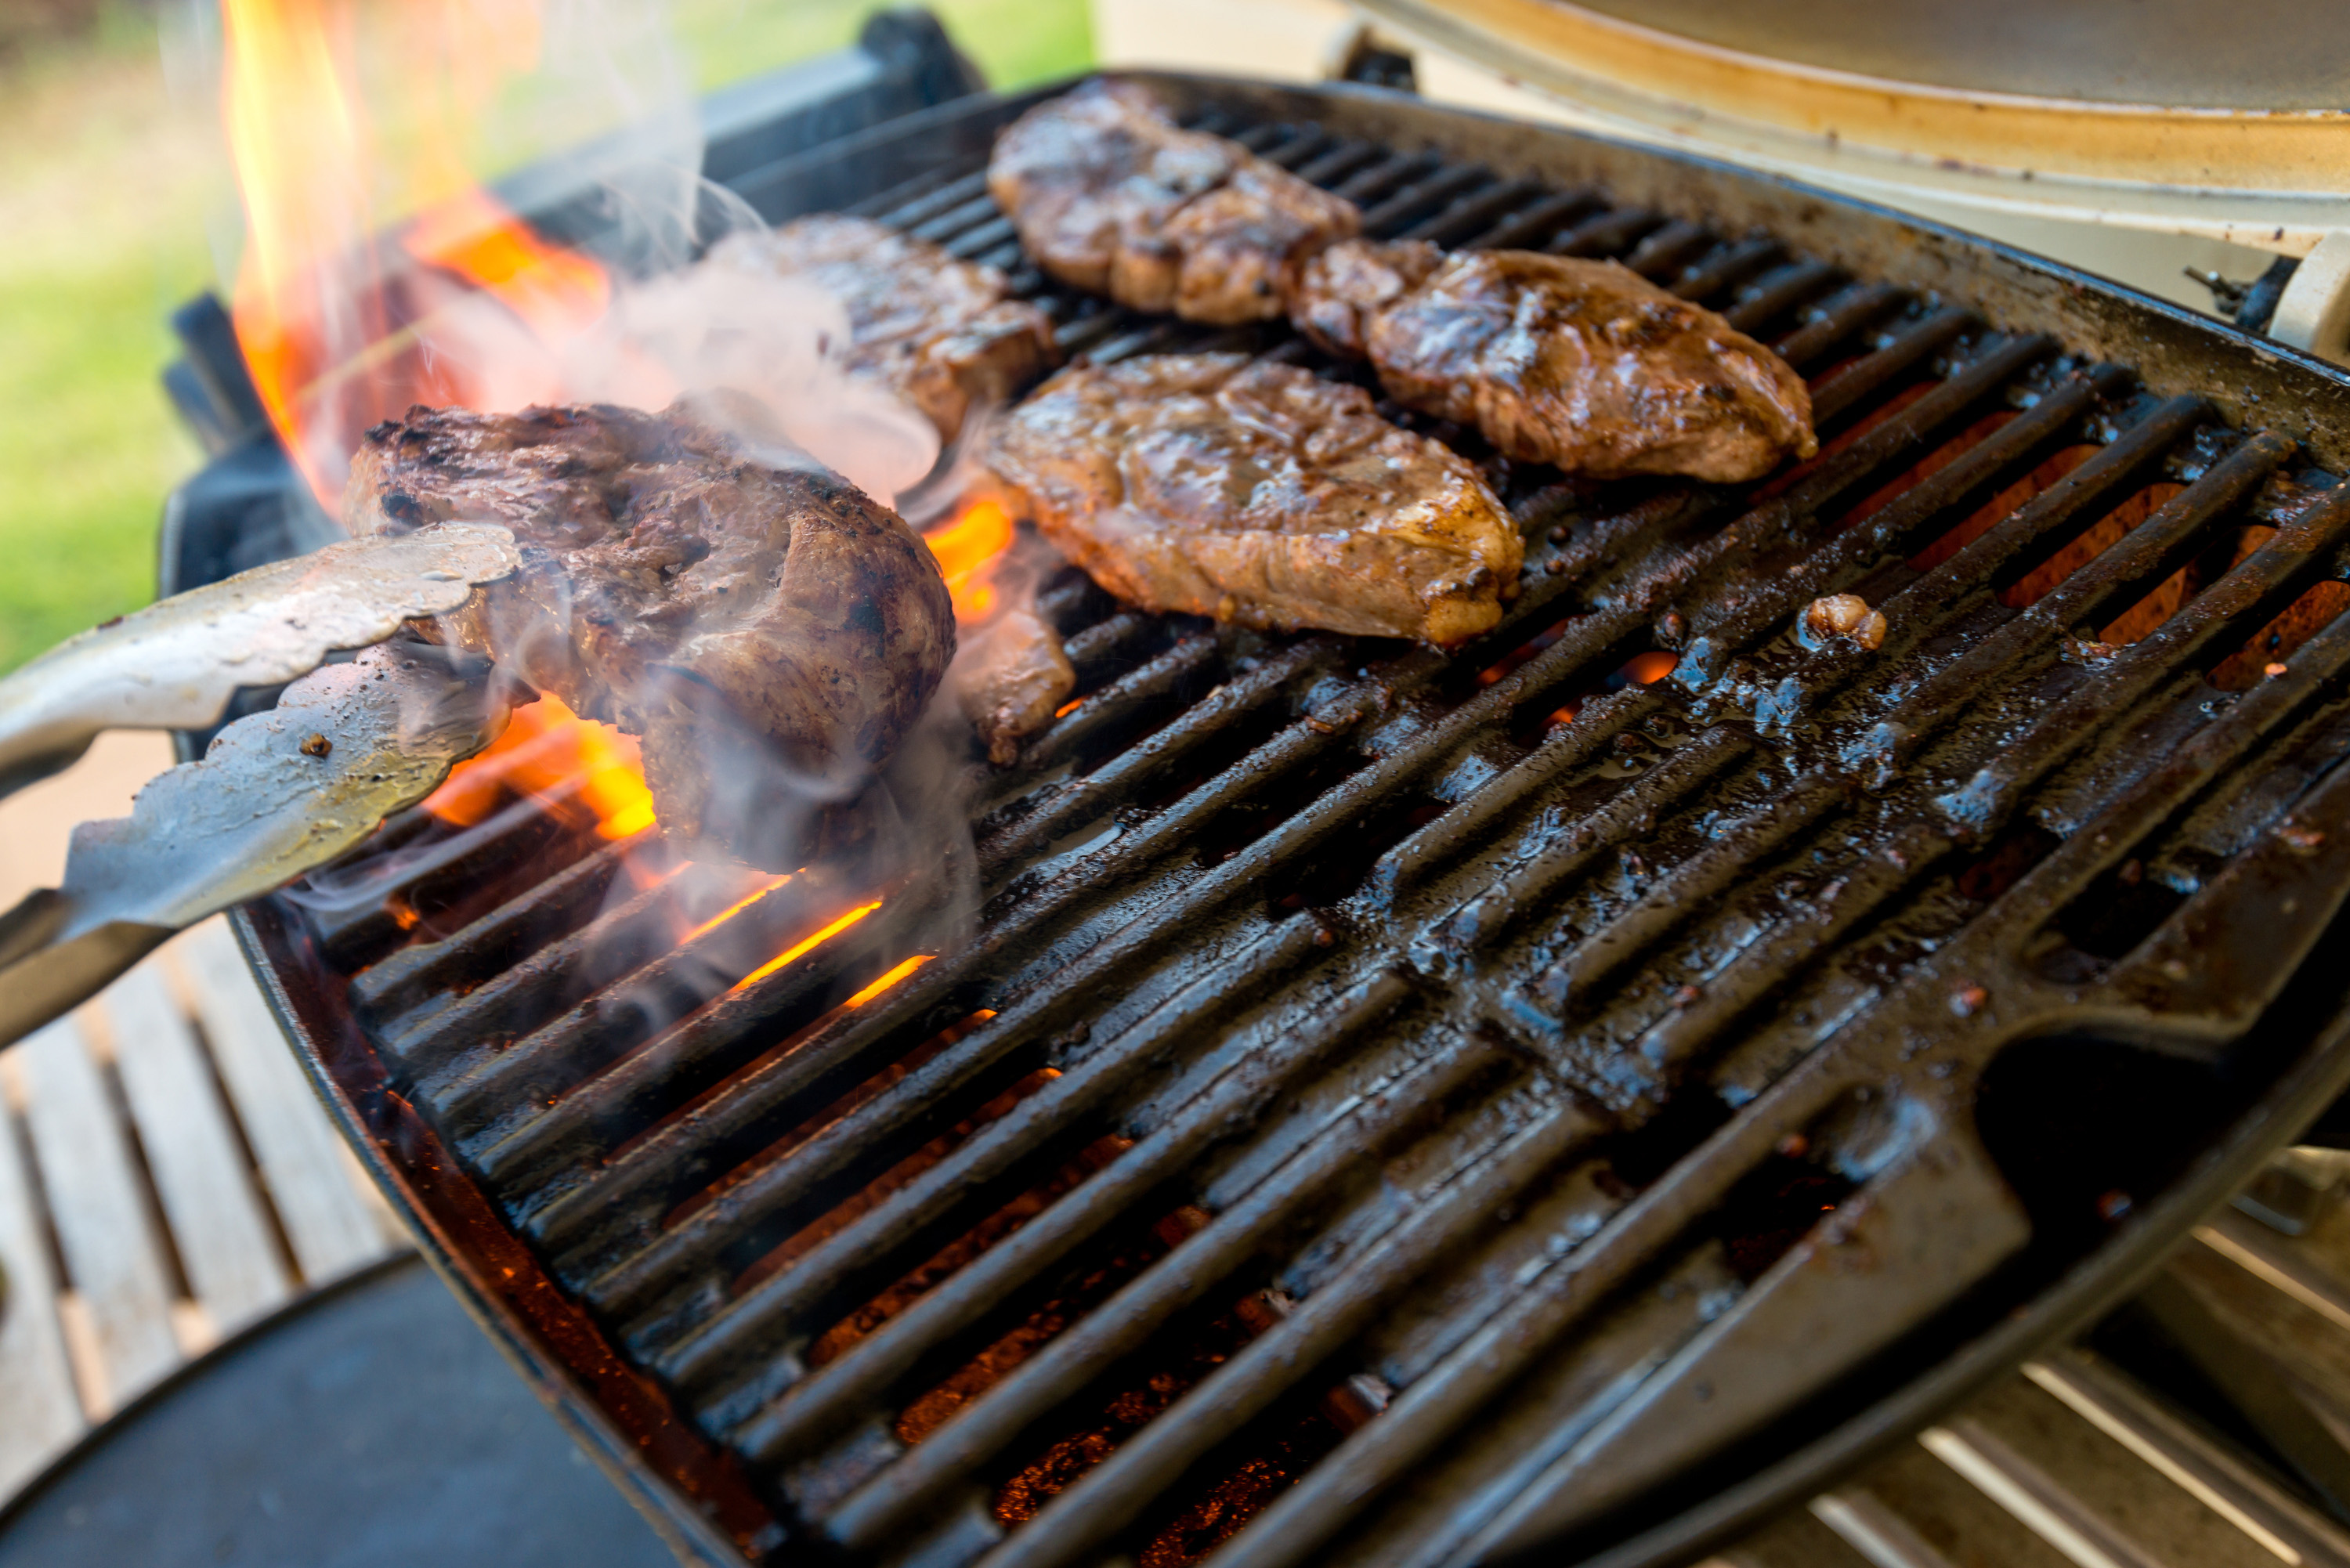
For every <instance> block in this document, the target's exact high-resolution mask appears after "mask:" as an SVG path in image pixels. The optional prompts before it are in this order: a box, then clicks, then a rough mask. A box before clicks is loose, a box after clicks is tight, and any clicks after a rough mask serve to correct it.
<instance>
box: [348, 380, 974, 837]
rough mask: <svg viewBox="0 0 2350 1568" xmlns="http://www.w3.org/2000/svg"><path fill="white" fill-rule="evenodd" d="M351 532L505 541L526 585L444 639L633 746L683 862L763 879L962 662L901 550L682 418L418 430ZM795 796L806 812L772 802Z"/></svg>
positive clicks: (566, 412)
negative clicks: (793, 786)
mask: <svg viewBox="0 0 2350 1568" xmlns="http://www.w3.org/2000/svg"><path fill="white" fill-rule="evenodd" d="M343 513H344V519H345V521H346V522H347V523H348V524H349V525H350V528H351V530H352V532H353V533H355V534H380V533H392V532H400V531H403V530H406V529H411V528H415V527H419V526H421V525H422V524H426V523H431V522H437V521H440V520H442V519H445V518H463V519H465V520H467V521H471V522H483V523H499V524H504V525H505V526H506V527H508V528H510V529H512V530H513V531H514V535H515V539H516V541H517V542H519V543H520V544H521V545H522V546H523V551H522V558H523V567H522V570H521V571H520V572H518V573H516V574H515V576H513V577H511V578H509V579H507V580H505V581H504V582H501V583H499V584H497V585H495V586H494V587H492V588H490V589H488V590H486V591H485V592H484V593H483V594H481V595H478V596H476V597H474V598H473V600H471V601H469V602H468V605H467V607H466V608H465V609H464V610H463V611H461V612H459V613H458V614H456V615H454V616H452V617H448V618H443V619H442V621H440V622H439V623H437V625H436V626H435V627H433V628H431V629H432V633H433V634H434V635H437V636H440V637H442V638H443V639H446V640H449V641H452V642H455V643H458V644H460V645H462V646H463V647H466V648H469V649H474V650H476V651H479V652H484V653H486V654H488V655H490V656H491V657H492V658H494V659H496V660H497V661H498V662H499V663H500V664H501V665H503V666H504V667H505V668H507V669H508V670H512V671H513V672H515V674H517V675H519V676H520V677H521V678H522V679H524V680H528V681H529V682H530V683H531V684H533V685H535V686H538V687H541V688H543V689H545V690H546V691H553V692H554V693H555V694H556V695H557V696H558V697H561V698H562V699H563V700H564V701H566V702H567V703H568V704H569V705H570V706H571V708H572V709H573V710H574V711H577V712H578V713H580V714H583V715H585V716H586V717H588V718H592V719H600V720H604V721H607V722H610V723H614V724H617V725H619V727H620V728H621V729H623V730H627V731H629V732H632V733H635V734H639V735H641V736H643V737H644V740H645V746H644V756H645V771H646V775H647V779H648V782H649V783H650V784H651V786H652V792H653V802H654V805H655V808H656V810H657V811H658V812H659V814H660V818H661V821H662V824H663V826H664V828H665V829H666V831H667V832H668V833H669V835H670V836H671V838H672V840H674V841H678V842H681V843H683V844H685V845H687V846H695V845H697V844H702V843H708V845H709V847H710V849H711V850H712V851H713V852H718V853H723V854H726V855H729V856H732V857H734V858H738V859H742V860H745V861H748V862H750V863H751V864H753V865H756V866H760V867H764V868H766V869H769V870H783V869H786V868H788V867H793V866H795V865H798V864H800V863H801V861H802V860H803V859H804V858H805V857H806V855H807V854H808V853H809V851H810V849H811V847H812V846H813V845H814V844H815V843H816V840H817V839H818V837H819V836H820V834H821V831H822V828H823V826H824V824H823V821H822V817H823V812H822V811H821V810H820V809H816V807H814V806H811V807H810V809H808V810H798V809H795V806H796V805H797V804H799V803H800V802H817V803H821V802H824V801H839V800H843V799H845V798H847V796H849V795H851V794H854V793H855V792H856V789H857V787H858V784H859V783H860V782H861V781H862V779H863V778H864V777H865V776H866V775H867V774H869V773H870V771H871V770H872V769H874V768H875V767H877V766H878V765H879V763H882V762H883V761H884V760H885V759H886V758H887V757H888V756H889V753H890V752H891V750H892V749H893V748H894V747H895V746H896V745H897V743H898V740H899V736H900V735H902V734H903V733H904V732H905V731H906V730H907V728H908V727H909V726H910V725H911V724H912V723H913V722H914V721H915V719H916V717H917V716H919V715H920V712H921V711H922V708H923V705H924V704H925V703H926V702H928V701H930V697H931V692H932V691H934V690H935V689H936V688H937V686H938V683H939V679H940V677H941V674H943V673H944V671H945V670H946V667H947V663H948V661H949V659H951V658H952V656H953V653H954V616H953V611H952V608H951V606H950V604H949V603H948V599H947V590H946V584H945V582H944V581H943V580H942V579H941V577H940V576H939V568H938V564H937V563H936V562H935V561H933V560H932V559H931V553H930V551H929V550H928V549H927V548H925V547H924V546H923V545H922V542H921V540H920V538H919V537H918V536H917V535H915V534H914V532H913V530H911V529H910V528H909V527H907V526H906V524H904V523H903V522H902V521H900V520H899V517H898V515H897V514H895V513H893V512H891V511H890V510H889V508H888V507H886V506H882V505H880V504H878V503H876V502H874V501H872V500H870V499H869V498H868V497H867V496H866V495H865V494H864V493H862V492H861V491H858V490H857V489H856V488H855V487H853V486H852V485H850V484H849V483H847V481H846V480H843V479H841V478H839V477H837V475H835V474H832V473H829V472H825V471H823V470H821V469H817V468H815V467H813V466H811V467H809V468H806V469H795V470H778V469H775V468H769V467H764V466H762V465H760V464H758V463H754V462H746V461H744V460H743V458H742V457H741V456H740V455H738V454H737V452H736V451H735V449H734V446H733V441H731V440H730V439H729V438H728V437H726V436H724V435H723V434H721V433H719V432H718V431H716V430H714V429H713V428H712V427H711V426H710V425H708V424H705V423H703V422H702V421H699V420H697V419H696V418H694V417H693V416H692V415H691V413H690V412H689V411H688V410H686V409H685V408H684V406H683V405H680V406H679V407H676V408H672V409H671V410H668V411H666V412H664V413H660V414H650V413H641V412H639V411H637V410H630V409H620V408H613V407H609V406H604V405H593V406H584V407H571V408H534V409H526V410H524V411H523V412H521V413H519V414H482V413H473V412H471V411H468V410H463V409H428V408H421V407H419V408H413V409H411V410H409V411H408V414H407V417H406V418H405V419H401V420H396V421H386V422H385V423H383V424H380V425H378V426H377V427H376V428H375V429H373V430H371V431H369V432H368V434H367V440H366V442H365V444H364V445H362V446H361V447H360V449H359V453H358V455H357V457H356V458H355V459H354V460H353V462H352V465H351V479H350V485H349V488H348V490H347V491H346V492H345V493H344V499H343ZM794 778H795V779H797V780H798V781H800V783H799V787H800V789H801V792H802V793H801V795H800V802H795V800H793V799H791V798H786V797H785V795H784V794H782V792H781V787H780V786H781V785H782V784H783V783H784V781H785V780H787V779H794Z"/></svg>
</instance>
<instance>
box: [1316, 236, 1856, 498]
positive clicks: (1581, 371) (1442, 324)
mask: <svg viewBox="0 0 2350 1568" xmlns="http://www.w3.org/2000/svg"><path fill="white" fill-rule="evenodd" d="M1290 318H1291V319H1292V320H1293V321H1294V322H1295V323H1296V325H1297V327H1298V329H1299V330H1300V331H1302V332H1304V333H1305V335H1306V336H1307V337H1311V338H1313V339H1314V340H1315V342H1316V343H1319V344H1321V345H1322V346H1323V347H1324V348H1328V349H1329V350H1331V351H1332V352H1333V353H1339V354H1351V355H1360V356H1365V357H1367V358H1369V360H1370V361H1371V363H1372V364H1373V365H1375V366H1376V367H1378V372H1379V381H1380V384H1381V385H1383V386H1384V387H1386V388H1387V389H1388V394H1389V395H1390V396H1391V397H1393V398H1394V399H1395V400H1397V401H1398V402H1400V403H1405V404H1409V406H1410V407H1412V408H1415V409H1422V410H1427V411H1428V412H1430V413H1432V414H1438V415H1440V416H1442V417H1443V418H1445V419H1448V420H1453V421H1458V422H1460V423H1461V424H1464V425H1474V426H1475V427H1476V428H1477V429H1478V430H1480V431H1483V432H1484V433H1485V438H1486V439H1487V440H1488V441H1492V443H1493V444H1494V445H1495V446H1497V447H1499V448H1500V449H1501V450H1502V451H1503V452H1506V453H1507V454H1508V455H1510V456H1511V457H1513V458H1519V459H1523V460H1528V461H1533V462H1555V463H1556V464H1558V465H1559V466H1560V467H1561V468H1564V469H1566V470H1568V471H1569V472H1575V473H1582V474H1589V475H1591V476H1593V477H1595V478H1602V479H1614V478H1618V477H1621V476H1623V475H1625V474H1632V473H1685V474H1688V475H1690V476H1691V477H1692V478H1696V479H1705V480H1712V481H1714V482H1716V483H1735V482H1738V481H1742V480H1750V479H1758V478H1760V477H1762V476H1763V474H1765V473H1768V472H1770V471H1771V470H1772V469H1773V468H1775V467H1777V466H1778V464H1779V462H1781V460H1782V459H1783V458H1786V457H1788V456H1791V455H1792V456H1795V457H1809V456H1811V455H1812V454H1813V453H1814V452H1817V451H1818V450H1819V442H1818V441H1817V440H1816V439H1815V438H1814V436H1813V434H1812V399H1811V393H1810V391H1809V390H1808V389H1806V388H1805V387H1804V381H1803V378H1802V377H1800V376H1798V375H1796V374H1795V372H1794V370H1793V369H1790V368H1789V367H1788V365H1787V363H1786V361H1785V360H1783V359H1781V358H1779V357H1778V356H1777V355H1776V354H1773V353H1772V352H1771V350H1769V349H1768V348H1764V347H1763V345H1762V344H1760V343H1757V342H1755V341H1754V339H1752V337H1747V336H1746V335H1745V334H1744V333H1742V332H1740V331H1738V330H1737V329H1735V328H1734V327H1731V325H1730V323H1728V322H1726V321H1724V320H1723V319H1722V318H1721V317H1719V316H1716V315H1715V314H1714V313H1713V312H1711V311H1710V310H1705V309H1701V308H1700V307H1699V306H1694V305H1691V304H1690V303H1689V302H1688V301H1687V300H1684V299H1679V298H1677V297H1675V296H1672V295H1670V294H1668V293H1666V292H1665V291H1664V290H1663V289H1661V288H1659V287H1657V286H1655V285H1653V284H1651V283H1649V282H1648V281H1647V280H1646V279H1645V278H1642V277H1641V276H1639V275H1638V274H1637V273H1633V272H1631V271H1629V270H1627V269H1626V268H1624V267H1622V266H1618V265H1617V264H1615V263H1614V262H1597V261H1579V260H1575V259H1572V258H1570V257H1566V256H1553V255H1543V254H1538V253H1535V252H1533V251H1464V252H1461V253H1459V254H1451V255H1448V254H1445V253H1443V252H1441V251H1440V250H1438V249H1437V248H1436V247H1435V246H1434V245H1430V244H1425V243H1422V242H1418V241H1403V242H1398V243H1395V244H1378V243H1375V242H1372V241H1368V240H1347V241H1345V242H1342V243H1340V244H1335V245H1332V246H1331V247H1330V248H1328V249H1327V250H1325V251H1323V252H1322V253H1321V254H1319V255H1317V256H1315V258H1314V259H1313V260H1312V261H1310V262H1308V263H1307V264H1306V265H1305V267H1304V268H1303V270H1302V272H1301V274H1300V275H1299V278H1298V281H1297V286H1296V287H1295V290H1294V291H1293V292H1292V294H1291V296H1290Z"/></svg>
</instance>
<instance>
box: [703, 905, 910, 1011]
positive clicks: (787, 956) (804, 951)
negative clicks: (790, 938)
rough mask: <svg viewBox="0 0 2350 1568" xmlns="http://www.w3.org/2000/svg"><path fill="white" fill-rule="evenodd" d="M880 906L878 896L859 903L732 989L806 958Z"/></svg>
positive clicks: (772, 959)
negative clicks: (864, 902) (866, 902)
mask: <svg viewBox="0 0 2350 1568" xmlns="http://www.w3.org/2000/svg"><path fill="white" fill-rule="evenodd" d="M880 907H881V900H880V899H879V898H876V899H874V900H873V901H872V902H871V903H869V904H859V905H858V907H857V908H856V909H851V910H849V911H848V913H847V914H845V915H843V916H841V917H840V918H839V919H837V920H835V921H833V922H832V924H830V925H828V926H827V927H825V928H824V929H822V930H819V931H815V932H811V933H810V934H809V935H807V936H805V937H802V938H801V939H800V940H798V941H795V942H794V943H793V944H792V945H791V946H790V947H787V948H785V950H783V951H782V952H779V953H777V954H776V955H775V957H774V958H771V959H769V960H768V961H766V962H765V963H763V964H761V965H760V966H759V967H758V968H757V969H754V970H753V971H751V972H750V973H749V974H746V975H744V976H743V978H742V979H741V980H738V981H735V982H734V984H733V990H734V991H741V990H742V989H743V987H745V986H748V985H752V984H754V983H756V982H757V981H763V980H764V979H766V978H767V977H768V976H769V975H771V974H773V973H775V971H777V970H779V969H782V968H783V967H784V966H785V965H786V964H791V963H797V962H798V961H800V960H801V959H803V958H806V956H807V955H808V953H809V952H810V951H812V950H814V949H816V948H817V947H819V946H821V945H822V944H824V943H826V942H828V941H830V940H832V939H833V938H835V937H837V936H838V935H840V933H841V932H843V931H845V930H847V929H848V928H849V927H851V926H853V925H855V924H856V923H857V922H858V921H859V920H861V919H864V918H865V917H866V916H868V915H869V914H871V913H872V912H873V911H874V910H876V909H879V908H880Z"/></svg>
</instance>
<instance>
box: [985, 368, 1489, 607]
mask: <svg viewBox="0 0 2350 1568" xmlns="http://www.w3.org/2000/svg"><path fill="white" fill-rule="evenodd" d="M982 461H983V462H985V463H986V464H987V466H988V468H989V469H990V470H991V471H992V472H993V473H994V474H995V476H996V477H997V479H998V480H1000V481H1001V482H1002V483H1003V486H1004V488H1005V490H1006V492H1007V493H1008V495H1009V498H1010V501H1011V504H1012V505H1013V506H1014V509H1015V510H1017V511H1019V512H1021V513H1023V514H1025V515H1027V516H1030V517H1033V518H1034V519H1035V523H1036V525H1037V527H1038V528H1039V529H1040V530H1041V531H1042V532H1043V533H1044V534H1045V536H1046V537H1047V538H1049V539H1050V540H1051V541H1052V542H1053V543H1054V544H1055V545H1058V546H1059V547H1060V548H1061V550H1062V551H1063V553H1064V554H1066V555H1067V556H1070V557H1071V558H1072V559H1074V560H1075V561H1076V562H1077V563H1078V564H1079V565H1080V566H1084V567H1085V568H1086V570H1087V571H1088V572H1090V573H1092V574H1093V576H1094V580H1095V581H1097V582H1098V583H1100V584H1101V585H1102V586H1103V587H1106V588H1107V589H1109V590H1110V591H1111V592H1112V593H1114V594H1117V595H1118V597H1121V598H1124V599H1126V600H1128V601H1129V602H1131V603H1133V604H1137V605H1140V606H1142V607H1145V608H1147V609H1155V610H1180V611H1185V612H1188V613H1191V614H1193V615H1211V616H1214V617H1216V618H1219V619H1222V620H1237V621H1241V622H1243V623H1245V624H1248V625H1251V626H1258V627H1270V628H1284V629H1286V628H1296V627H1308V626H1312V627H1323V628H1328V629H1330V630H1333V631H1347V632H1358V633H1365V634H1368V635H1372V636H1381V637H1417V638H1421V639H1425V640H1427V641H1429V642H1432V643H1436V644H1439V645H1444V646H1449V645H1451V644H1453V643H1458V642H1461V641H1462V640H1464V639H1468V638H1470V637H1473V636H1475V635H1476V634H1477V633H1479V632H1481V631H1483V630H1485V629H1486V628H1489V627H1491V626H1492V625H1493V623H1494V622H1495V621H1497V620H1499V619H1500V618H1501V614H1502V600H1503V597H1506V596H1508V595H1509V594H1511V593H1512V592H1513V590H1514V587H1515V585H1516V582H1517V576H1518V566H1519V563H1520V561H1521V559H1522V558H1523V553H1524V546H1523V542H1522V541H1521V540H1520V539H1519V537H1518V532H1517V529H1516V527H1515V526H1514V524H1513V523H1512V521H1511V519H1510V516H1509V514H1508V513H1506V512H1505V511H1503V508H1502V504H1501V503H1500V502H1499V501H1497V500H1495V499H1494V497H1493V493H1492V491H1490V490H1488V489H1487V488H1486V487H1485V483H1484V480H1483V479H1482V477H1480V475H1479V474H1478V472H1477V470H1476V469H1475V468H1473V467H1471V465H1470V464H1469V463H1467V462H1464V461H1462V460H1461V458H1459V457H1457V456H1455V455H1454V454H1453V453H1452V452H1451V451H1449V450H1448V449H1446V448H1445V447H1443V446H1440V445H1439V444H1438V443H1437V442H1435V441H1429V440H1427V439H1426V438H1424V437H1421V436H1417V435H1413V434H1412V433H1410V432H1409V431H1402V430H1399V429H1397V428H1396V427H1395V426H1393V425H1391V424H1389V423H1388V422H1387V421H1385V420H1383V419H1381V418H1379V416H1378V414H1377V413H1376V412H1374V411H1373V410H1372V408H1371V400H1370V397H1369V395H1368V394H1367V393H1366V392H1365V391H1364V390H1363V389H1361V388H1359V387H1351V386H1345V385H1339V384H1336V383H1332V382H1328V381H1323V380H1319V379H1315V377H1314V376H1313V375H1311V374H1309V373H1308V372H1306V371H1305V370H1301V369H1297V368H1296V367H1295V366H1291V365H1277V364H1260V363H1256V362H1254V361H1252V360H1250V359H1249V358H1246V357H1244V356H1243V355H1238V354H1167V355H1152V356H1146V357H1143V358H1134V359H1128V360H1125V361H1122V362H1120V363H1118V364H1115V365H1110V366H1106V367H1098V368H1096V367H1088V368H1084V369H1070V370H1065V371H1063V372H1062V373H1061V374H1060V375H1058V376H1055V378H1054V379H1052V380H1050V381H1047V382H1046V383H1045V385H1044V386H1043V387H1042V388H1040V389H1038V390H1037V391H1036V392H1035V394H1034V395H1032V396H1031V397H1030V398H1029V399H1028V400H1027V401H1026V402H1024V403H1023V404H1021V405H1020V406H1019V407H1018V408H1016V409H1014V410H1013V412H1012V413H1011V415H1010V416H1009V417H1008V418H1006V419H1005V420H1004V421H1003V422H1002V423H1001V424H1000V425H998V426H996V427H995V428H994V429H993V431H991V432H990V436H989V441H988V443H987V446H986V449H985V451H984V452H983V454H982Z"/></svg>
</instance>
